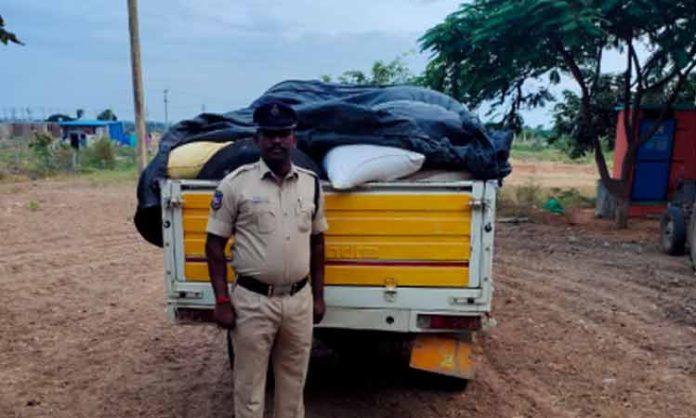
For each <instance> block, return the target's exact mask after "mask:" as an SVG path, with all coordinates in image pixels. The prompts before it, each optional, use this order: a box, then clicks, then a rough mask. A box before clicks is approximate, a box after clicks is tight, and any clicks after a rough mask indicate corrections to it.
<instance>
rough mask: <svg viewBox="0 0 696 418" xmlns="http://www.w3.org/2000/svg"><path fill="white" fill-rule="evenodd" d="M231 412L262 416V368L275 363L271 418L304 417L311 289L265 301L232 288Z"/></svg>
mask: <svg viewBox="0 0 696 418" xmlns="http://www.w3.org/2000/svg"><path fill="white" fill-rule="evenodd" d="M232 303H233V305H234V310H235V314H236V323H235V328H234V330H233V332H232V345H233V347H234V353H235V361H234V413H235V417H236V418H262V417H263V409H264V398H265V392H266V370H267V369H268V360H269V357H272V359H273V373H274V376H275V398H274V416H275V417H278V418H302V417H304V399H303V392H304V385H305V380H306V377H307V367H308V365H309V355H310V351H311V347H312V330H313V324H312V319H313V313H312V312H313V299H312V292H311V289H310V286H309V285H305V287H304V288H303V289H302V290H300V291H299V292H297V293H296V294H294V295H292V296H289V295H288V296H272V297H266V296H263V295H260V294H258V293H254V292H252V291H250V290H247V289H245V288H243V287H241V286H235V288H234V290H233V294H232Z"/></svg>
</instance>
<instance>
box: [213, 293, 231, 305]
mask: <svg viewBox="0 0 696 418" xmlns="http://www.w3.org/2000/svg"><path fill="white" fill-rule="evenodd" d="M215 303H216V304H218V305H222V304H223V303H230V297H229V296H228V295H220V296H218V297H216V298H215Z"/></svg>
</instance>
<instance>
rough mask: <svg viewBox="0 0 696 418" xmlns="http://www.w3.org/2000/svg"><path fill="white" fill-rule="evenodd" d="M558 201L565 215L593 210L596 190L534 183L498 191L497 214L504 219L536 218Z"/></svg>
mask: <svg viewBox="0 0 696 418" xmlns="http://www.w3.org/2000/svg"><path fill="white" fill-rule="evenodd" d="M552 198H554V199H556V200H557V201H558V203H559V204H560V205H561V207H563V209H564V212H565V213H570V212H571V211H572V210H574V209H578V208H592V207H594V206H595V203H596V196H595V192H594V190H590V189H587V188H583V189H577V188H558V187H542V186H541V185H539V184H538V183H536V182H534V181H530V182H527V183H525V184H523V185H519V186H505V187H502V188H500V189H499V190H498V203H497V212H498V216H502V217H535V215H538V214H539V213H541V212H543V211H544V209H543V208H544V205H545V204H546V203H547V202H548V201H549V200H550V199H552Z"/></svg>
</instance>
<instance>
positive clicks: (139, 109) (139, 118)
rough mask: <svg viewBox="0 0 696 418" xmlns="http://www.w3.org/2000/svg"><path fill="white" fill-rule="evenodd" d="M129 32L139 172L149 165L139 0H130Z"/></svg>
mask: <svg viewBox="0 0 696 418" xmlns="http://www.w3.org/2000/svg"><path fill="white" fill-rule="evenodd" d="M128 30H129V32H130V47H131V70H132V75H133V102H134V104H135V132H136V134H137V136H138V151H137V154H138V172H139V173H142V172H143V170H145V166H146V165H147V145H146V144H145V135H146V132H145V119H144V118H143V116H144V115H145V104H144V99H143V74H142V70H141V68H140V34H139V33H138V0H128Z"/></svg>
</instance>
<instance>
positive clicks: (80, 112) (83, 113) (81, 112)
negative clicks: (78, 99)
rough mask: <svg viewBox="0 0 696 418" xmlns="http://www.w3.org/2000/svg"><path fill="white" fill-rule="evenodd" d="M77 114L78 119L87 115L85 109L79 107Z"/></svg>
mask: <svg viewBox="0 0 696 418" xmlns="http://www.w3.org/2000/svg"><path fill="white" fill-rule="evenodd" d="M75 115H76V116H77V119H82V117H83V116H84V115H85V110H84V109H77V110H76V111H75Z"/></svg>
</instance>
